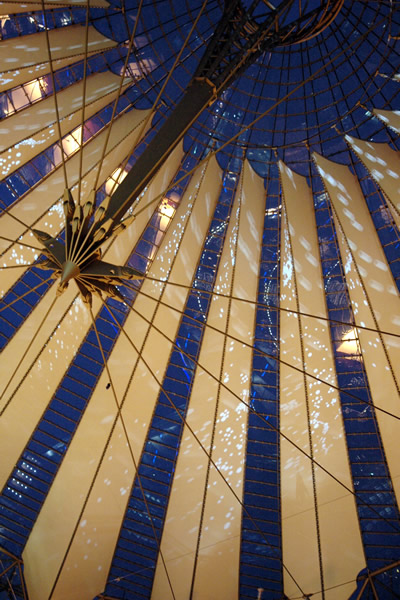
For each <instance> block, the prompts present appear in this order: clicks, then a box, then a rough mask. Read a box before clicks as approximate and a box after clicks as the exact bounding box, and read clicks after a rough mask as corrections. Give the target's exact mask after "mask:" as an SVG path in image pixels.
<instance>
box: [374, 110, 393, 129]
mask: <svg viewBox="0 0 400 600" xmlns="http://www.w3.org/2000/svg"><path fill="white" fill-rule="evenodd" d="M372 112H373V113H374V115H376V116H377V117H379V119H381V121H383V122H384V123H385V124H386V125H388V127H391V128H392V129H394V131H396V133H400V111H398V110H379V109H377V108H374V109H373V111H372Z"/></svg>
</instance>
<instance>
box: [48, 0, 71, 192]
mask: <svg viewBox="0 0 400 600" xmlns="http://www.w3.org/2000/svg"><path fill="white" fill-rule="evenodd" d="M41 2H42V11H43V19H44V25H45V34H46V45H47V54H48V57H49V66H50V74H51V82H52V85H53V96H54V106H55V110H56V121H57V129H58V142H59V144H60V150H61V160H62V166H63V173H64V185H65V188H66V189H68V177H67V168H66V165H65V158H64V149H63V144H62V135H61V123H60V113H59V110H58V101H57V91H56V81H55V77H54V69H53V59H52V57H51V49H50V38H49V30H48V27H47V18H46V11H45V8H44V0H41Z"/></svg>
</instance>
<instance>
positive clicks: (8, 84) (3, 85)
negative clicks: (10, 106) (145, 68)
mask: <svg viewBox="0 0 400 600" xmlns="http://www.w3.org/2000/svg"><path fill="white" fill-rule="evenodd" d="M40 10H42V9H40ZM1 43H2V42H0V44H1ZM115 45H116V44H115ZM0 49H1V45H0ZM92 54H93V52H90V54H89V56H90V55H92ZM84 56H85V55H84V54H77V55H75V56H70V57H68V58H61V59H59V60H54V61H52V62H53V69H54V71H57V70H58V69H62V68H64V67H67V66H68V65H71V64H72V63H75V62H77V61H79V60H83V59H84ZM46 57H47V54H46ZM43 58H44V57H42V60H43ZM8 69H9V70H7V71H4V72H3V73H0V92H5V91H6V90H9V89H11V88H13V87H16V86H17V85H21V84H23V83H28V82H29V81H33V80H35V79H37V78H38V77H42V76H43V75H48V74H49V73H50V67H49V63H48V62H42V63H39V64H37V65H31V66H30V67H22V68H17V67H15V68H13V67H12V65H11V64H10V65H9V67H8Z"/></svg>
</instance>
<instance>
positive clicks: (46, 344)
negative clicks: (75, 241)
mask: <svg viewBox="0 0 400 600" xmlns="http://www.w3.org/2000/svg"><path fill="white" fill-rule="evenodd" d="M133 237H134V230H131V229H130V228H129V229H128V230H127V231H125V232H124V233H123V234H121V235H120V236H119V237H118V238H116V240H115V242H114V243H113V244H112V246H111V247H110V249H109V250H108V251H107V252H106V253H105V257H106V260H107V261H110V262H115V263H117V262H118V261H122V262H124V261H125V260H126V259H127V258H128V256H129V253H130V248H131V247H132V245H131V244H132V238H133ZM77 292H78V290H77V288H76V286H75V284H74V283H71V285H70V286H69V288H68V290H67V291H66V292H65V293H64V294H63V295H62V296H60V298H58V299H57V301H56V304H55V306H54V307H53V309H52V311H51V313H50V314H49V316H48V317H47V318H46V320H45V322H44V325H43V327H42V328H41V329H40V332H39V334H38V335H37V336H36V338H35V341H34V343H33V344H32V346H31V347H30V349H29V352H28V353H27V354H26V356H25V358H24V360H23V361H22V364H21V365H20V366H19V367H18V370H17V371H16V376H15V377H14V378H13V380H12V384H11V385H10V386H9V388H8V389H7V392H6V394H4V396H2V398H1V401H0V410H2V409H4V407H5V405H6V403H8V401H9V400H10V398H11V401H10V403H9V404H8V407H7V409H6V410H5V411H4V413H3V414H2V416H1V417H0V453H1V456H2V460H1V464H0V485H1V487H3V485H4V483H5V482H6V480H7V478H8V476H9V473H10V472H11V470H12V468H13V466H14V464H15V463H16V462H17V460H18V457H19V456H20V454H21V452H22V450H23V449H24V447H25V445H26V444H27V442H28V440H29V437H30V435H31V432H32V430H33V429H34V428H35V427H36V425H37V422H38V420H39V419H40V418H41V416H42V413H43V411H44V410H45V408H46V406H47V404H48V403H49V402H50V400H51V398H52V396H53V394H54V392H55V391H56V389H57V386H58V384H59V383H60V381H61V379H62V377H63V376H64V374H65V369H66V366H67V365H68V364H69V363H70V361H71V360H72V358H73V357H74V354H75V352H76V350H77V348H79V345H80V343H81V342H82V340H83V338H84V336H85V334H86V332H87V329H88V327H89V326H90V324H91V320H90V314H89V312H88V310H87V308H86V307H85V306H84V305H82V302H81V300H80V299H78V300H76V301H75V302H74V304H73V306H72V307H71V309H70V310H69V311H68V313H67V314H66V316H65V318H63V319H62V316H63V314H64V313H65V311H66V310H67V309H68V306H69V305H70V303H71V302H72V301H73V299H74V297H75V296H76V295H77ZM54 297H55V289H54V288H51V289H50V290H49V292H48V293H47V294H46V296H45V297H44V298H43V300H42V301H41V302H40V303H39V305H38V306H37V307H36V308H35V309H34V311H33V312H32V313H31V315H30V316H29V318H28V319H27V320H26V321H25V323H24V324H23V326H22V327H21V328H20V329H19V330H18V332H17V333H16V335H15V336H14V338H13V339H12V341H11V342H10V343H9V344H8V345H7V347H6V348H5V349H4V350H3V353H2V361H1V367H2V375H1V377H0V381H1V385H2V392H4V388H5V386H6V385H7V384H8V382H9V380H10V377H11V374H12V373H13V372H14V370H15V369H16V367H17V366H18V363H19V360H20V358H21V357H22V355H23V354H24V352H25V351H26V349H27V348H28V345H29V343H30V341H31V339H32V338H33V337H34V335H35V332H36V331H37V330H38V327H39V324H40V322H41V320H42V318H43V316H44V315H45V313H46V311H47V309H48V307H49V306H50V304H51V302H52V301H53V299H54ZM94 300H95V302H94V308H93V310H94V313H96V310H97V308H98V307H99V306H100V302H99V301H98V300H97V299H94ZM61 319H62V320H61ZM60 320H61V323H60V327H58V328H57V329H56V327H57V325H58V323H59V322H60ZM54 329H56V331H55V332H54V334H53V335H52V337H51V339H50V340H48V338H49V336H50V334H51V333H52V331H53V330H54ZM41 350H42V352H41V354H39V352H40V351H41ZM21 381H22V383H20V382H21ZM38 390H40V394H38ZM33 398H34V401H32V399H33ZM11 425H12V426H11ZM10 431H13V434H12V435H10Z"/></svg>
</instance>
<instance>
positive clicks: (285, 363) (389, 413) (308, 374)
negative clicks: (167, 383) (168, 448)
mask: <svg viewBox="0 0 400 600" xmlns="http://www.w3.org/2000/svg"><path fill="white" fill-rule="evenodd" d="M124 285H125V286H126V287H127V288H129V289H131V290H132V291H135V292H137V293H138V294H141V295H143V296H145V297H146V298H149V299H151V300H153V301H154V298H153V297H152V296H150V295H149V294H146V293H145V292H143V291H142V290H141V289H138V288H134V287H131V286H129V285H128V284H127V283H125V284H124ZM158 302H159V304H162V305H163V306H165V307H166V308H168V309H170V310H173V311H174V312H177V313H179V314H180V315H182V316H184V317H185V319H188V320H190V321H193V323H194V324H197V325H199V321H198V320H197V319H195V318H194V317H191V316H190V315H187V314H186V313H185V312H184V311H182V310H179V309H178V308H175V307H173V306H171V305H169V304H167V303H165V302H163V301H162V300H159V301H158ZM138 314H139V315H140V316H141V317H142V318H143V319H145V317H144V316H143V315H141V314H140V313H138ZM200 323H201V322H200ZM202 324H204V325H205V327H208V328H209V329H211V330H213V331H215V332H216V333H220V334H221V335H224V332H223V331H221V330H220V329H218V328H217V327H214V326H213V325H210V324H209V323H208V322H207V321H204V322H203V323H202ZM227 335H228V337H229V338H230V339H231V340H233V341H235V342H238V343H239V344H242V345H244V346H247V347H248V348H250V349H254V350H255V351H256V352H258V354H260V355H261V356H264V357H266V358H269V359H271V360H274V361H277V362H279V363H281V364H283V365H285V366H287V367H290V368H291V369H293V370H294V371H297V372H298V373H302V374H305V375H306V376H307V377H309V378H310V379H313V380H314V381H317V382H318V383H323V384H324V385H327V386H328V387H330V388H332V389H334V390H336V391H337V392H339V393H341V394H345V395H346V396H348V397H349V398H352V399H353V400H357V401H358V402H361V403H363V404H365V405H366V406H371V407H372V408H374V409H375V410H379V411H381V412H383V413H385V414H386V415H388V416H390V417H393V418H394V419H396V420H398V421H400V416H397V415H395V414H393V413H391V412H389V411H387V410H385V409H384V408H381V407H379V406H376V405H375V404H373V403H372V402H368V400H364V399H363V398H359V397H358V396H356V395H354V394H352V393H351V392H348V391H347V390H343V389H342V388H340V387H338V386H337V385H334V384H333V383H329V382H328V381H324V380H323V379H320V378H319V377H317V376H316V375H313V374H312V373H309V372H308V371H304V370H303V369H301V368H300V367H296V366H295V365H291V364H290V363H288V362H286V361H285V360H283V359H282V358H279V357H278V356H274V355H273V354H268V353H267V352H263V351H262V350H260V349H259V348H257V347H255V346H253V345H251V344H249V343H248V342H246V341H244V340H241V339H239V338H237V337H235V336H233V335H231V334H227ZM191 360H193V359H191ZM201 368H203V367H201Z"/></svg>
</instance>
